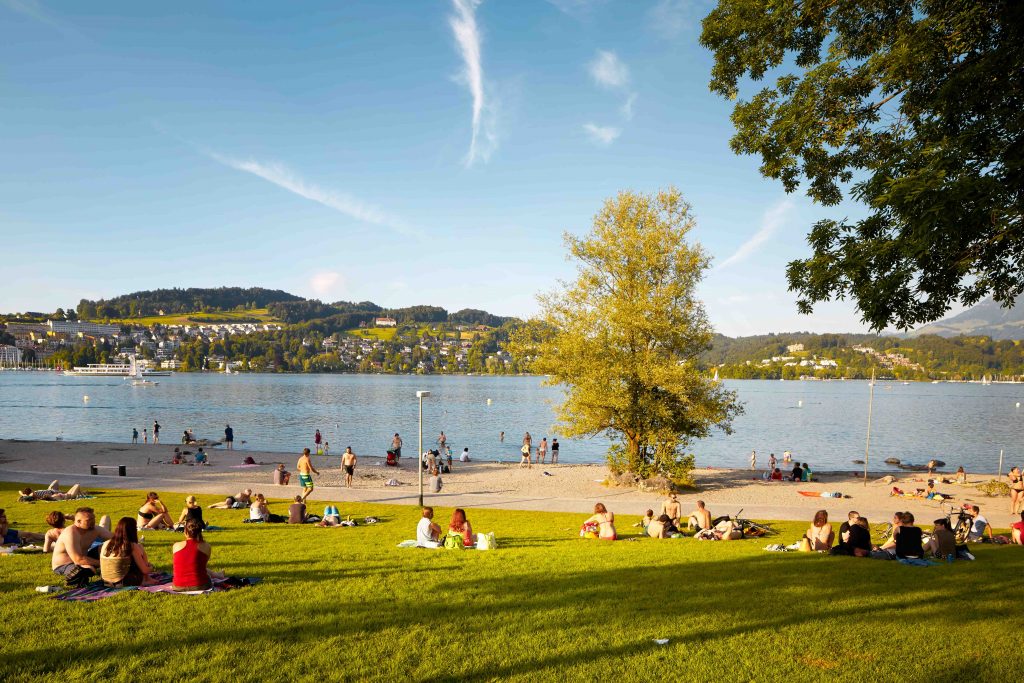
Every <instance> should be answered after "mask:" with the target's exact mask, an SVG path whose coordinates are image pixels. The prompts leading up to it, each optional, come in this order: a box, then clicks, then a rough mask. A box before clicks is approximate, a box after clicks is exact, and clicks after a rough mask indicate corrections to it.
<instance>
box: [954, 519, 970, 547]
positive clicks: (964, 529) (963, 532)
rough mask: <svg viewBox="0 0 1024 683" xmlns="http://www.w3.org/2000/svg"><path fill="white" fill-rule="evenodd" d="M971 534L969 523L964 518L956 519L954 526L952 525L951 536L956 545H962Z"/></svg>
mask: <svg viewBox="0 0 1024 683" xmlns="http://www.w3.org/2000/svg"><path fill="white" fill-rule="evenodd" d="M970 534H971V523H970V522H969V521H967V520H966V519H958V520H957V522H956V526H955V527H953V538H954V539H955V540H956V543H957V545H963V544H964V543H967V537H968V536H970Z"/></svg>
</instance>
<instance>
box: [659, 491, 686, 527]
mask: <svg viewBox="0 0 1024 683" xmlns="http://www.w3.org/2000/svg"><path fill="white" fill-rule="evenodd" d="M661 512H662V514H665V515H668V518H669V520H670V521H671V522H672V524H673V525H674V526H679V520H680V519H681V518H682V516H683V506H682V505H680V504H679V499H678V498H677V497H676V494H675V493H670V494H668V498H666V499H665V500H664V501H662V503H661Z"/></svg>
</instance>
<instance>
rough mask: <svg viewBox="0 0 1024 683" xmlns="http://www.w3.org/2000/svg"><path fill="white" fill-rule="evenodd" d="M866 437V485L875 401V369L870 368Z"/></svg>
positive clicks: (866, 483) (865, 482) (865, 483)
mask: <svg viewBox="0 0 1024 683" xmlns="http://www.w3.org/2000/svg"><path fill="white" fill-rule="evenodd" d="M868 386H869V387H870V389H869V390H868V438H867V441H865V442H864V486H867V485H868V458H869V454H870V452H871V409H872V404H873V403H874V402H875V369H874V368H871V384H870V385H868Z"/></svg>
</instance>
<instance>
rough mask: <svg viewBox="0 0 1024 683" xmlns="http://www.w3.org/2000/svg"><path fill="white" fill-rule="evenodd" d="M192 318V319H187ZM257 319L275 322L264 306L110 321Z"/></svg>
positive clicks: (185, 322) (168, 322)
mask: <svg viewBox="0 0 1024 683" xmlns="http://www.w3.org/2000/svg"><path fill="white" fill-rule="evenodd" d="M189 318H192V320H189ZM253 318H255V319H258V320H259V321H260V322H265V323H273V322H277V320H276V319H275V318H274V316H272V315H270V312H269V311H267V309H265V308H254V309H252V310H250V311H217V312H214V313H175V314H173V315H150V316H145V317H139V318H121V319H116V320H110V321H109V322H111V323H119V324H122V325H141V326H144V327H149V326H150V325H195V324H197V322H196V321H198V322H200V323H201V322H203V321H210V320H213V321H216V322H229V321H231V320H246V319H253ZM102 322H108V321H102Z"/></svg>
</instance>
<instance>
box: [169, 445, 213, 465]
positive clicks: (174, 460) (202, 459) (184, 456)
mask: <svg viewBox="0 0 1024 683" xmlns="http://www.w3.org/2000/svg"><path fill="white" fill-rule="evenodd" d="M190 455H192V453H191V452H189V451H183V450H181V449H180V448H178V447H175V448H174V455H172V456H171V464H172V465H187V464H189V463H188V457H189V456H190ZM193 464H195V465H209V464H210V458H209V456H207V454H206V451H205V450H203V447H202V446H200V447H199V448H198V450H196V452H195V456H194V458H193Z"/></svg>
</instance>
